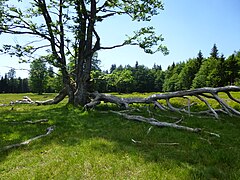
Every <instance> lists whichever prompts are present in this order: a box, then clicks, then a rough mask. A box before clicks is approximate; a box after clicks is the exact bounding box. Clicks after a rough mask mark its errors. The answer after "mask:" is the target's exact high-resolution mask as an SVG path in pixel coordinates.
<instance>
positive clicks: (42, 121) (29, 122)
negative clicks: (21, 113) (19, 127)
mask: <svg viewBox="0 0 240 180" xmlns="http://www.w3.org/2000/svg"><path fill="white" fill-rule="evenodd" d="M48 121H49V120H48V119H39V120H36V121H31V120H27V121H3V122H6V123H14V124H20V123H22V124H38V123H45V122H48Z"/></svg>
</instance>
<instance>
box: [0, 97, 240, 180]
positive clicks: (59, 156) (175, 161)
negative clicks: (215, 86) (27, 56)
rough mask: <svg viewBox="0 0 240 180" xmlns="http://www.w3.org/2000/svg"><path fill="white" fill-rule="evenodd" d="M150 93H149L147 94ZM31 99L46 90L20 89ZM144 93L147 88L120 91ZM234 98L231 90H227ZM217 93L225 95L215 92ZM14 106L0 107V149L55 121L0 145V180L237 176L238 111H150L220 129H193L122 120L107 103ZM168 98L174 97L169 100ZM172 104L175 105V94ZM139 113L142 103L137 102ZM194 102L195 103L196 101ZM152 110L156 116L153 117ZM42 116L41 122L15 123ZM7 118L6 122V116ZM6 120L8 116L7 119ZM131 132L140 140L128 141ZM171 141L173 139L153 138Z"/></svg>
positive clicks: (239, 154)
mask: <svg viewBox="0 0 240 180" xmlns="http://www.w3.org/2000/svg"><path fill="white" fill-rule="evenodd" d="M150 94H151V93H150ZM26 95H27V96H29V97H30V98H32V99H33V100H37V99H48V98H52V97H53V96H54V94H45V95H42V96H38V95H35V94H26ZM132 95H134V96H136V97H140V96H141V97H146V96H148V95H149V94H138V93H134V94H131V95H121V96H124V97H130V96H132ZM234 95H235V97H236V98H239V97H240V95H239V94H238V93H236V94H234ZM22 96H23V94H18V95H17V94H16V95H15V94H1V95H0V101H1V102H0V104H1V103H9V101H11V100H16V99H21V98H22ZM223 96H225V95H223ZM66 102H67V100H65V102H63V103H61V104H58V105H52V106H36V105H15V106H14V108H13V110H12V108H11V106H6V107H0V114H1V116H0V139H1V141H0V148H1V147H4V146H6V145H9V144H14V143H19V142H22V141H24V140H27V139H29V138H32V137H34V136H37V135H39V134H44V133H45V132H46V128H47V127H49V126H51V125H55V126H56V129H55V130H54V131H53V133H52V134H50V135H49V136H46V137H44V138H42V139H39V140H36V141H33V142H32V143H30V144H29V145H26V146H22V147H20V148H15V149H11V150H9V151H4V152H0V179H238V178H239V177H240V170H239V169H240V162H239V159H240V152H239V149H240V131H239V130H240V123H239V120H240V119H239V118H236V117H232V118H231V117H227V116H221V119H220V120H215V119H213V118H210V117H206V118H196V117H188V116H185V115H182V114H175V113H172V112H161V111H159V110H155V111H154V110H153V109H152V107H151V106H150V107H149V108H150V110H151V111H152V112H154V117H156V118H158V119H159V120H160V121H168V122H174V121H175V120H173V119H170V118H169V116H176V117H179V118H180V117H182V116H183V117H184V121H183V122H182V123H181V124H182V125H186V126H191V127H199V128H203V129H204V130H206V131H211V132H215V133H218V134H220V135H221V137H220V138H217V137H213V136H209V135H207V134H194V133H189V132H184V131H179V130H175V129H169V128H156V127H153V128H152V130H151V131H150V133H149V134H147V131H148V129H149V128H150V126H149V125H148V124H144V123H137V122H131V121H127V120H125V119H124V118H122V117H119V116H117V115H115V114H112V113H110V112H108V113H107V114H106V113H100V112H99V111H98V110H108V109H114V108H115V109H117V107H116V106H115V105H111V104H109V105H101V106H100V107H98V108H97V110H94V111H89V112H84V111H82V109H77V108H73V107H71V106H66V105H65V103H66ZM173 103H174V102H173ZM175 103H178V104H179V101H177V100H176V102H175ZM138 108H140V109H141V110H142V111H143V112H142V114H144V115H145V116H147V117H148V116H149V114H148V112H147V108H146V107H144V106H139V107H138ZM196 108H197V107H196ZM158 115H159V116H158ZM42 118H46V119H49V122H48V123H43V124H36V125H30V124H21V123H17V122H23V121H26V120H37V119H42ZM10 121H11V122H10ZM13 121H14V123H12V122H13ZM132 139H134V140H136V141H141V142H142V143H141V144H135V143H133V142H132ZM166 142H168V143H171V142H175V143H179V145H178V146H167V145H160V144H159V143H166Z"/></svg>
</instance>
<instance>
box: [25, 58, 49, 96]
mask: <svg viewBox="0 0 240 180" xmlns="http://www.w3.org/2000/svg"><path fill="white" fill-rule="evenodd" d="M30 68H31V70H30V77H29V80H30V87H31V90H32V91H33V92H37V93H38V94H42V93H43V92H44V91H45V89H46V85H47V76H48V71H47V66H46V63H45V62H44V59H41V58H40V59H35V60H34V61H33V62H32V63H31V65H30Z"/></svg>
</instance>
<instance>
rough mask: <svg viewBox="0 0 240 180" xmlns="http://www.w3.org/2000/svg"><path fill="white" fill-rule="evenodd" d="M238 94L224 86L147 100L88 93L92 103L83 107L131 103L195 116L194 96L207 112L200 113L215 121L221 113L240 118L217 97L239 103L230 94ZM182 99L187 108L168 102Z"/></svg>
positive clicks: (238, 89) (234, 88)
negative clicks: (216, 107) (173, 99)
mask: <svg viewBox="0 0 240 180" xmlns="http://www.w3.org/2000/svg"><path fill="white" fill-rule="evenodd" d="M231 91H233V92H240V87H239V86H225V87H218V88H209V87H205V88H199V89H194V90H184V91H176V92H169V93H162V94H154V95H151V96H149V97H147V98H121V97H117V96H113V95H109V94H100V93H98V92H94V93H90V96H91V97H92V98H93V99H92V101H91V102H90V103H88V104H86V105H85V108H86V109H90V108H93V107H95V106H96V105H98V104H100V102H101V101H104V102H105V103H107V102H110V103H114V104H117V105H118V106H120V107H124V108H125V109H128V108H129V104H133V103H146V104H154V107H158V108H159V109H160V110H164V111H165V110H171V111H174V112H178V113H182V112H183V113H186V114H188V115H189V116H190V115H191V114H196V112H191V106H193V105H194V104H196V103H191V102H190V98H189V97H191V96H195V97H197V98H198V99H199V101H201V102H203V103H205V105H206V107H207V108H208V110H209V111H201V112H200V113H206V114H211V115H214V117H215V118H216V119H218V118H219V115H218V113H219V112H223V113H225V114H228V115H230V116H232V115H237V116H240V112H239V111H238V110H236V109H234V108H232V107H231V106H229V105H228V104H227V103H226V102H224V100H223V99H221V98H220V97H219V96H218V93H220V92H223V93H226V94H227V95H228V97H229V99H231V100H232V101H234V102H236V103H240V101H239V100H237V99H235V98H234V97H233V96H232V95H231V94H230V92H231ZM176 97H178V98H183V99H187V101H188V102H187V106H184V107H181V108H179V107H174V106H173V105H172V104H171V103H170V100H171V99H172V98H176ZM209 99H213V100H215V101H216V102H217V103H218V105H219V106H220V107H221V108H222V110H221V111H218V110H217V109H214V108H213V107H212V106H211V105H210V103H209V102H208V100H209ZM159 100H165V101H166V105H162V104H160V102H159Z"/></svg>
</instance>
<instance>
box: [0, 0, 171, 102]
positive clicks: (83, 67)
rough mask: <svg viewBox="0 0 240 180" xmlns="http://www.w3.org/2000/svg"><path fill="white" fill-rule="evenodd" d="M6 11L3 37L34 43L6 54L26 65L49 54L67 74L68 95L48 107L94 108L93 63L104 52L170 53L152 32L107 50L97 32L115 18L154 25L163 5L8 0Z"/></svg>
mask: <svg viewBox="0 0 240 180" xmlns="http://www.w3.org/2000/svg"><path fill="white" fill-rule="evenodd" d="M3 7H4V8H3V9H4V13H3V18H2V19H3V22H2V24H1V26H0V31H1V35H4V34H15V35H21V36H22V37H26V39H27V40H28V41H26V42H25V43H22V44H14V45H12V44H11V45H9V44H6V45H4V46H3V48H2V50H1V51H3V52H5V53H8V54H10V55H16V56H17V57H19V58H22V59H25V60H26V58H28V59H29V60H30V59H31V58H33V57H36V54H38V55H39V54H44V53H43V52H47V53H45V54H46V55H45V57H42V58H45V59H46V61H48V63H49V64H51V65H53V66H55V67H57V68H59V70H60V71H61V73H62V81H63V84H64V89H63V90H62V91H61V92H60V93H59V95H58V96H56V98H55V99H53V100H49V101H46V102H43V103H45V104H52V103H58V102H59V101H61V100H62V99H63V98H64V97H65V96H66V95H68V97H69V103H70V104H74V105H76V106H78V105H81V106H83V105H85V104H86V103H88V102H89V96H88V95H89V94H88V91H89V83H90V72H91V69H92V57H93V55H94V54H95V53H96V52H97V51H99V50H104V49H105V50H107V49H113V48H118V47H122V46H125V45H137V46H139V47H140V48H142V49H143V50H144V51H145V52H146V53H150V54H151V53H155V52H157V51H161V52H162V53H164V54H167V53H168V50H167V48H166V47H165V46H163V45H162V44H161V42H162V41H163V38H162V36H161V35H160V36H158V35H156V34H155V32H154V28H153V27H151V26H148V27H142V28H141V29H139V30H136V31H134V32H133V35H132V36H127V39H125V40H123V42H122V43H121V44H116V45H114V46H111V47H107V46H102V44H101V37H100V36H99V34H98V32H97V24H98V23H102V22H103V21H104V20H106V19H108V18H111V17H113V16H123V15H125V16H128V17H129V20H130V21H136V22H141V21H151V18H152V16H155V15H158V14H159V13H160V11H161V10H163V3H162V2H161V1H160V0H29V1H21V0H6V1H5V3H4V6H3ZM69 58H71V59H73V62H74V68H73V69H72V68H71V71H70V70H69V68H68V67H67V64H68V62H69Z"/></svg>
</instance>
